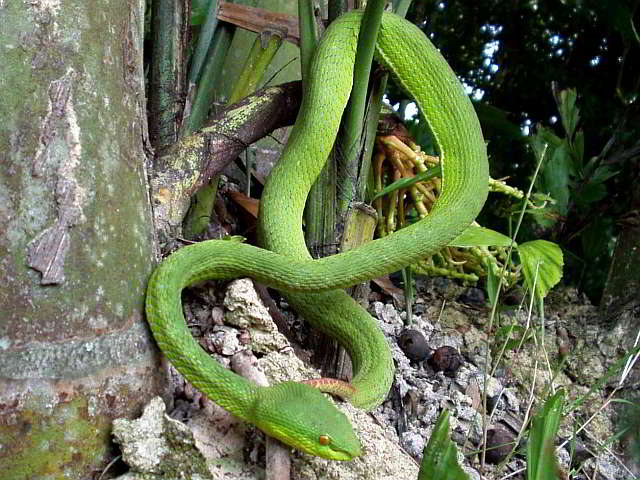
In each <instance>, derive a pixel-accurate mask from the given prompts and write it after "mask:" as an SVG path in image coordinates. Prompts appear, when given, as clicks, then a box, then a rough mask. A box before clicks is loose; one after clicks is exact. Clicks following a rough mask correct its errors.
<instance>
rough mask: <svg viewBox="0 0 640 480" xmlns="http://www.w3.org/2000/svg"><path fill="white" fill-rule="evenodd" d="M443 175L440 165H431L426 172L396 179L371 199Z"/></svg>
mask: <svg viewBox="0 0 640 480" xmlns="http://www.w3.org/2000/svg"><path fill="white" fill-rule="evenodd" d="M440 176H442V171H441V169H440V165H436V166H435V167H431V168H430V169H429V170H427V171H426V172H422V173H419V174H418V175H416V176H415V177H411V178H403V179H401V180H396V181H395V182H393V183H392V184H391V185H389V186H388V187H386V188H383V189H382V190H380V191H379V192H378V193H376V194H375V195H374V197H373V198H372V199H371V201H374V200H375V199H377V198H380V197H384V196H385V195H387V194H389V193H391V192H395V191H396V190H400V189H403V188H409V187H410V186H412V185H415V184H416V183H418V182H426V181H427V180H431V179H432V178H436V177H440Z"/></svg>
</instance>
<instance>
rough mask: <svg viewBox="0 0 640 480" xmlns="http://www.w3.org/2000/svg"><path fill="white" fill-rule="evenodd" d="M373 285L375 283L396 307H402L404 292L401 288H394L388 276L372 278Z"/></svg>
mask: <svg viewBox="0 0 640 480" xmlns="http://www.w3.org/2000/svg"><path fill="white" fill-rule="evenodd" d="M372 282H373V283H375V284H376V285H378V286H379V287H380V288H381V289H382V290H384V292H385V293H386V294H387V295H389V296H390V297H391V298H393V301H394V302H395V303H396V305H404V303H405V302H404V290H402V289H401V288H398V287H396V286H395V285H394V284H393V283H392V282H391V280H390V279H389V276H388V275H385V276H384V277H378V278H374V279H373V280H372Z"/></svg>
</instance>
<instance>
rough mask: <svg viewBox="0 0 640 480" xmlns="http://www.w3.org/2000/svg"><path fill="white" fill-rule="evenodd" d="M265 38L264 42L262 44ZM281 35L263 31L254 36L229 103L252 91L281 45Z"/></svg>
mask: <svg viewBox="0 0 640 480" xmlns="http://www.w3.org/2000/svg"><path fill="white" fill-rule="evenodd" d="M265 38H267V41H266V44H263V42H264V39H265ZM282 38H283V37H282V36H281V35H279V34H278V33H272V32H268V33H267V32H264V33H262V34H260V35H258V36H257V37H256V40H255V42H254V43H253V47H252V48H251V51H250V52H249V55H248V56H247V60H246V62H245V64H244V68H243V69H242V72H241V73H240V77H239V78H238V81H237V82H236V86H235V88H234V89H233V92H232V93H231V97H230V98H229V102H228V103H229V104H232V103H235V102H237V101H238V100H240V99H242V98H244V97H246V96H247V95H249V94H250V93H252V92H254V91H255V90H256V89H257V87H258V84H259V83H260V81H262V77H263V76H264V72H265V71H266V69H267V67H268V66H269V63H271V60H273V57H274V55H275V54H276V52H277V51H278V49H279V48H280V45H282Z"/></svg>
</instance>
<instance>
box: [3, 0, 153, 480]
mask: <svg viewBox="0 0 640 480" xmlns="http://www.w3.org/2000/svg"><path fill="white" fill-rule="evenodd" d="M143 19H144V1H142V0H131V1H124V0H107V1H105V2H100V3H99V4H98V3H94V2H84V1H82V0H70V1H66V2H59V1H44V0H42V1H39V0H35V1H32V2H0V24H1V25H2V28H0V64H1V65H2V74H1V75H0V87H1V88H2V92H3V95H2V100H1V101H0V118H2V119H3V121H2V122H0V278H2V280H3V282H2V284H1V285H0V472H2V475H1V476H2V478H5V479H32V478H91V477H92V476H93V475H94V474H95V472H96V471H97V472H98V473H99V471H100V469H101V467H102V466H104V465H105V464H106V462H107V461H108V460H109V456H110V454H111V449H112V445H111V443H110V431H111V420H112V419H113V418H114V417H119V416H133V415H136V414H138V413H139V412H140V409H141V406H142V405H143V404H144V402H146V400H147V399H149V398H150V397H151V396H152V394H153V393H154V392H157V391H158V390H159V386H158V385H159V383H160V380H161V378H160V376H161V369H159V368H158V361H159V360H158V354H157V352H156V350H155V347H154V346H153V342H152V340H151V338H150V335H149V333H148V330H147V327H146V324H145V322H144V317H143V303H144V292H145V288H146V282H147V279H148V276H149V273H150V271H151V269H152V267H153V264H154V261H153V258H154V257H153V238H152V229H151V220H150V219H151V216H150V210H149V201H148V193H147V179H146V172H145V152H144V143H145V140H144V139H146V121H145V112H144V109H145V105H144V83H143V76H142V73H143V70H142V36H143Z"/></svg>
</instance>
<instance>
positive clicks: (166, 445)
mask: <svg viewBox="0 0 640 480" xmlns="http://www.w3.org/2000/svg"><path fill="white" fill-rule="evenodd" d="M113 436H114V440H115V442H116V443H118V444H119V445H120V449H121V451H122V459H123V460H124V461H125V462H126V463H127V464H128V465H129V467H131V470H132V471H133V473H140V474H148V475H157V476H158V478H175V479H189V480H197V479H202V480H205V479H212V478H213V477H212V476H211V474H210V472H209V470H208V469H207V466H206V461H205V459H204V457H203V455H202V453H200V451H199V450H198V449H197V448H196V445H195V440H194V438H193V434H192V433H191V430H190V429H189V428H188V427H186V426H185V425H184V424H183V423H181V422H178V421H177V420H173V419H171V418H170V417H169V416H168V415H166V413H165V405H164V401H163V400H162V399H161V398H160V397H155V398H153V399H152V400H151V401H150V402H149V404H148V405H147V406H146V407H145V409H144V411H143V413H142V416H141V417H140V418H139V419H137V420H127V419H123V418H119V419H116V420H114V421H113Z"/></svg>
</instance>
